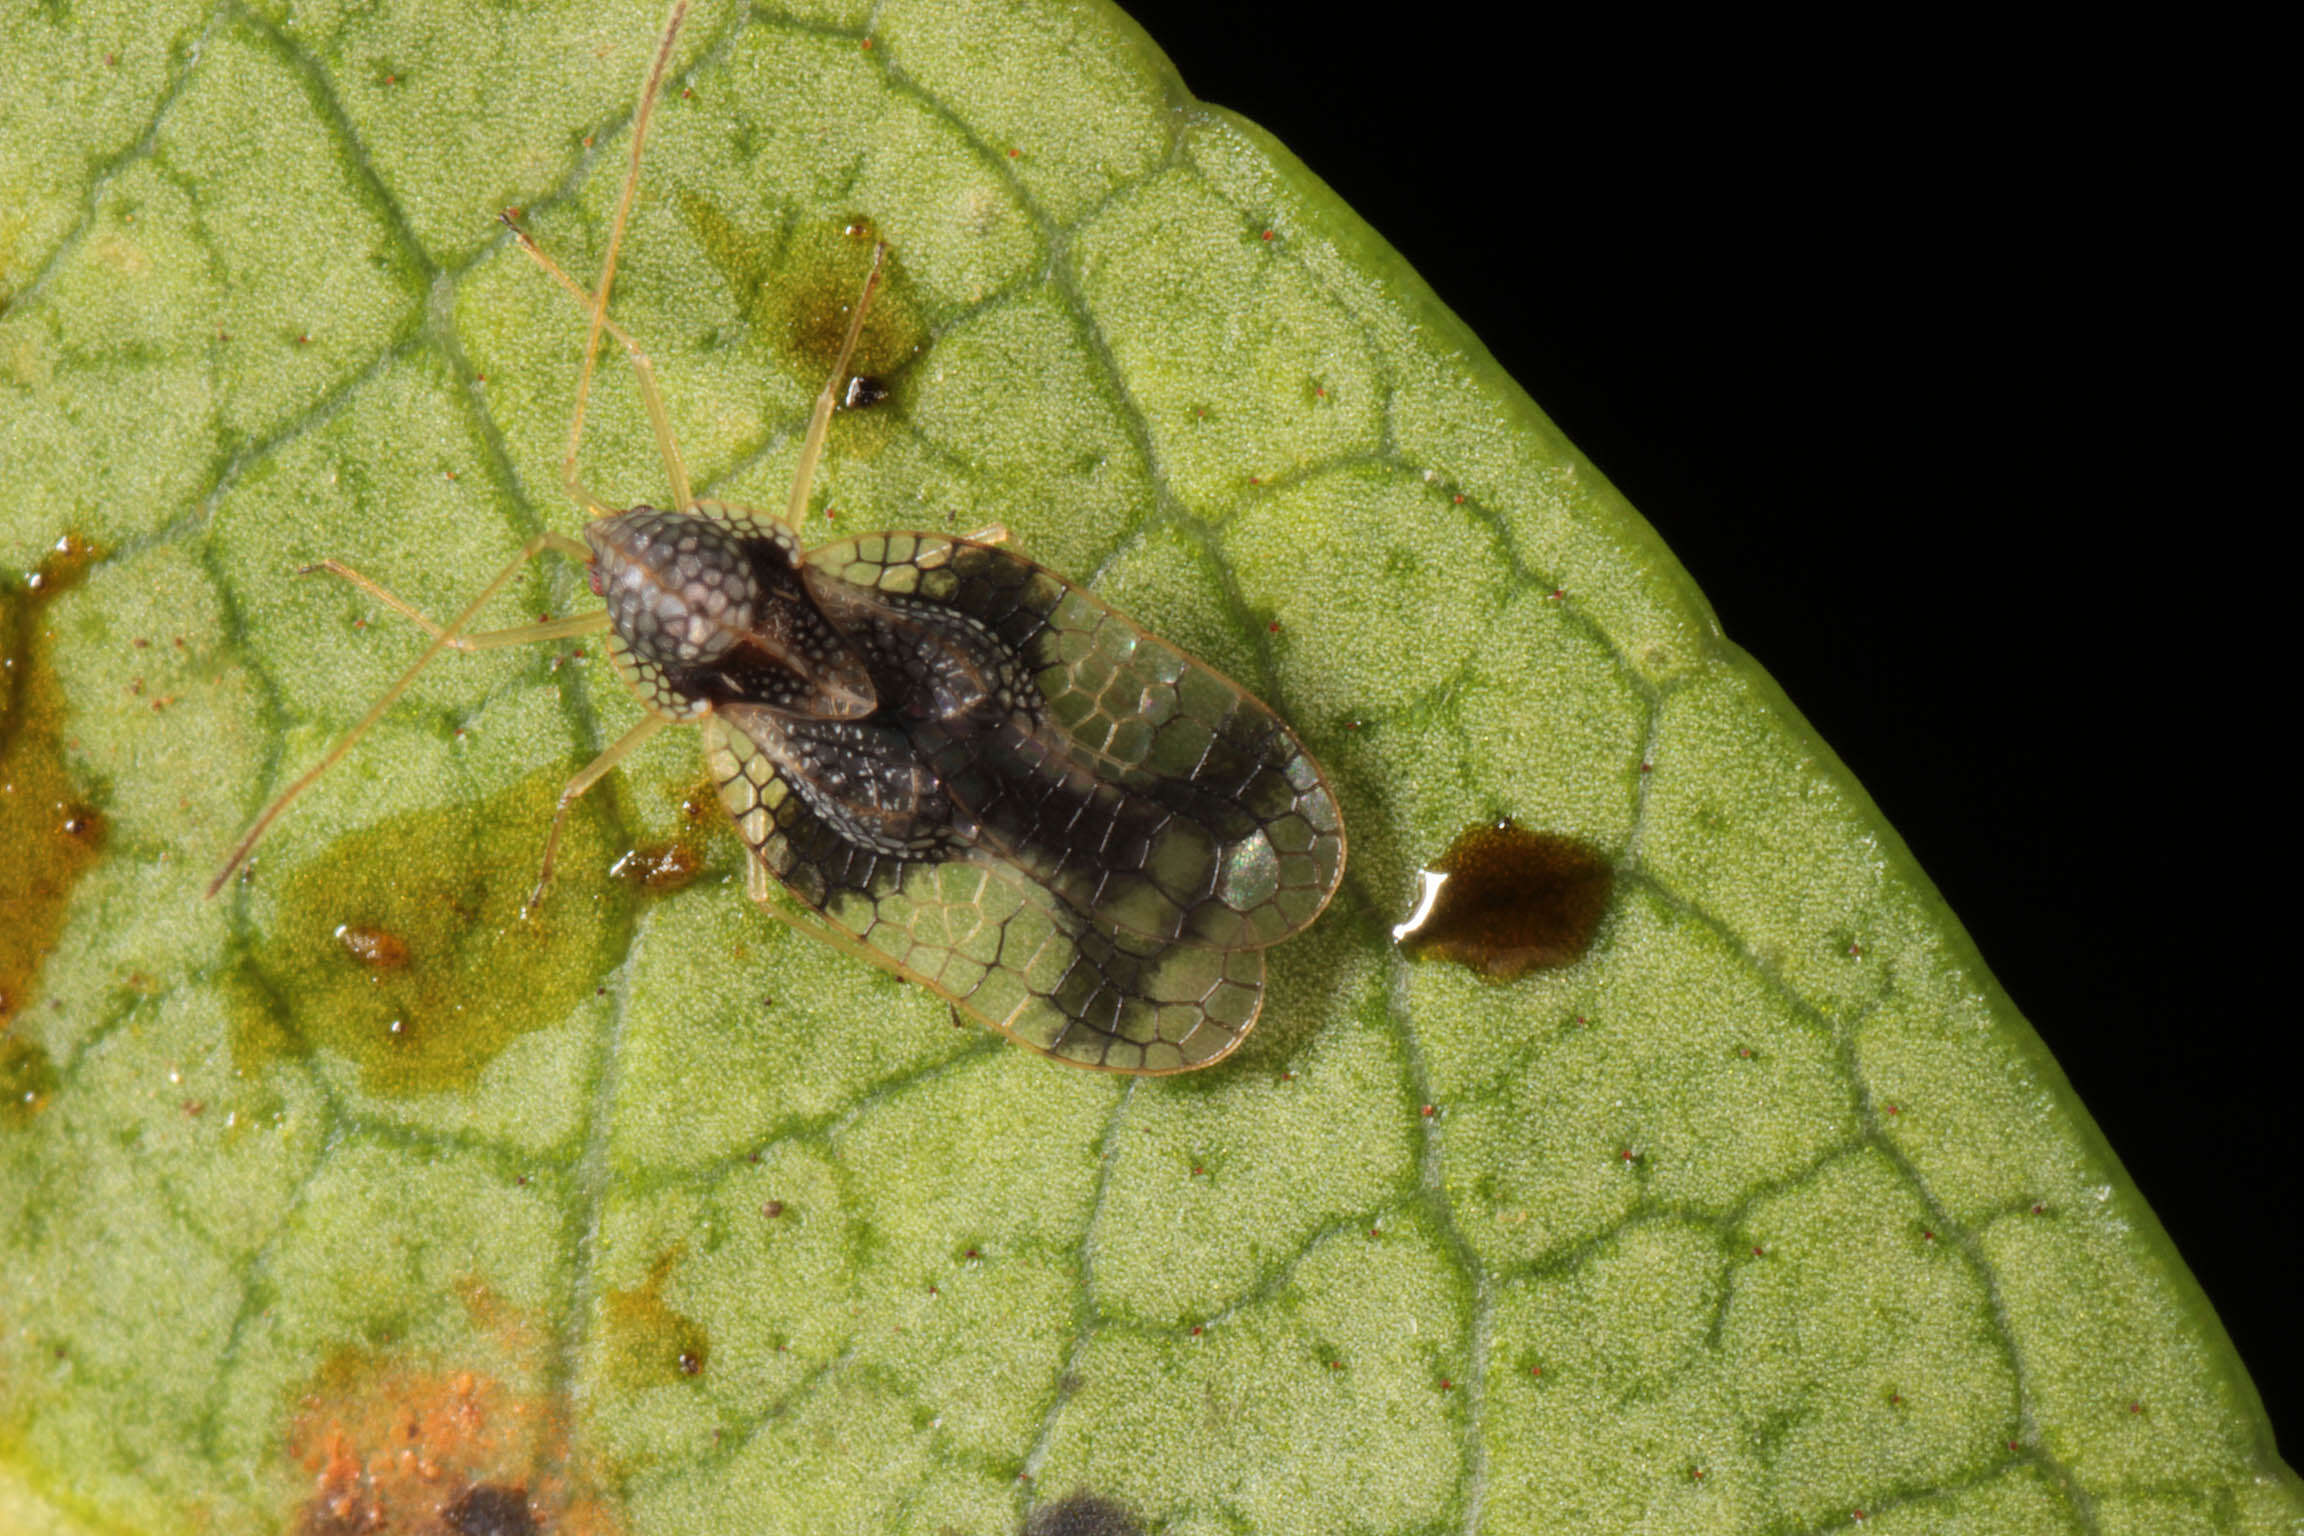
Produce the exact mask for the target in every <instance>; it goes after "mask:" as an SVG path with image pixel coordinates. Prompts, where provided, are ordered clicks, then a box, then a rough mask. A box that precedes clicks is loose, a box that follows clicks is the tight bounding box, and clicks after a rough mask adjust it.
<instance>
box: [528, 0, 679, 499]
mask: <svg viewBox="0 0 2304 1536" xmlns="http://www.w3.org/2000/svg"><path fill="white" fill-rule="evenodd" d="M687 14H688V0H674V4H673V6H672V15H671V18H670V19H669V20H667V21H666V22H665V23H664V36H663V38H662V40H660V41H659V42H658V43H657V44H656V58H655V62H653V63H652V64H650V65H649V66H648V80H647V83H646V84H644V85H642V86H641V87H640V104H639V105H638V106H637V107H635V108H634V109H633V112H632V163H631V165H630V167H629V168H628V169H627V170H626V171H625V172H624V190H623V191H622V192H621V193H619V194H618V195H617V198H616V221H615V223H613V224H611V225H610V226H609V227H608V257H607V260H606V261H604V262H603V263H602V264H601V267H600V287H599V289H598V290H597V291H596V292H594V293H593V294H592V295H591V303H592V328H591V329H590V330H589V331H587V332H586V333H585V336H584V366H583V367H582V368H581V369H580V370H579V371H578V372H577V375H576V414H575V416H574V417H573V418H571V419H570V421H569V423H568V454H567V457H565V458H563V459H562V460H561V461H560V483H561V484H562V485H565V486H566V487H568V494H569V495H571V496H573V497H575V498H576V500H577V501H578V502H580V503H582V504H583V505H585V506H587V507H590V508H592V509H593V511H594V513H595V514H598V513H599V512H602V511H604V510H606V509H605V508H603V507H602V505H601V503H600V502H599V500H598V499H597V498H595V497H593V496H590V495H587V494H586V493H585V491H584V488H583V487H582V486H581V485H580V484H579V483H578V482H577V479H576V448H577V445H578V444H580V443H582V442H583V441H584V405H585V402H586V401H587V400H589V399H590V398H591V395H592V358H593V354H594V353H595V352H597V351H598V350H599V347H600V333H601V331H603V330H605V329H606V328H607V325H608V289H609V285H611V284H612V283H614V282H615V281H616V254H617V252H618V251H620V250H622V249H623V246H624V226H625V224H626V223H627V222H628V221H629V220H630V219H631V217H632V199H633V196H634V194H635V193H637V192H638V190H639V187H640V151H641V149H642V148H643V147H645V146H646V144H647V142H648V120H649V119H650V118H651V117H653V116H654V115H655V113H656V92H657V87H659V86H661V85H662V84H663V83H664V71H665V70H666V69H667V68H669V67H670V65H671V63H672V44H673V42H674V41H675V40H676V39H678V37H679V36H680V23H681V21H682V20H683V19H685V18H686V16H687ZM681 478H682V479H683V480H685V479H686V478H687V477H686V476H685V475H683V476H681ZM679 489H682V487H675V490H679ZM681 501H682V505H683V506H685V504H686V498H685V497H682V498H681Z"/></svg>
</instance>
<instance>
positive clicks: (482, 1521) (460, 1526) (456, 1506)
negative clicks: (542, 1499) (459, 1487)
mask: <svg viewBox="0 0 2304 1536" xmlns="http://www.w3.org/2000/svg"><path fill="white" fill-rule="evenodd" d="M440 1519H441V1522H442V1523H443V1524H445V1525H446V1526H447V1527H448V1529H450V1530H451V1531H454V1532H455V1533H456V1536H536V1517H535V1516H533V1515H531V1514H530V1513H529V1512H528V1490H527V1489H525V1488H513V1487H508V1486H506V1485H505V1484H503V1483H474V1484H473V1485H472V1486H471V1487H469V1488H467V1489H465V1490H464V1491H463V1493H461V1494H459V1495H458V1496H457V1498H456V1502H454V1503H453V1504H450V1505H449V1506H448V1507H447V1508H446V1509H444V1510H442V1511H441V1512H440Z"/></svg>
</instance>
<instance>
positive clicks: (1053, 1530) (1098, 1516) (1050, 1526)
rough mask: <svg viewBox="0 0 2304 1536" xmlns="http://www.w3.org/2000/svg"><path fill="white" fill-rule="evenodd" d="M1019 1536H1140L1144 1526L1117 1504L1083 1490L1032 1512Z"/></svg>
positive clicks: (1127, 1510) (1142, 1535) (1123, 1505)
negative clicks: (1021, 1535) (1021, 1534)
mask: <svg viewBox="0 0 2304 1536" xmlns="http://www.w3.org/2000/svg"><path fill="white" fill-rule="evenodd" d="M1023 1536H1144V1522H1143V1521H1141V1520H1139V1519H1138V1518H1137V1517H1136V1515H1135V1513H1134V1512H1133V1511H1132V1510H1130V1509H1129V1508H1128V1506H1126V1505H1125V1504H1122V1503H1120V1502H1119V1501H1118V1500H1116V1499H1108V1498H1106V1497H1104V1495H1102V1494H1100V1493H1090V1492H1088V1491H1087V1490H1086V1489H1084V1488H1083V1489H1081V1490H1080V1491H1078V1492H1076V1493H1071V1494H1067V1495H1066V1496H1065V1497H1063V1498H1061V1499H1058V1500H1057V1501H1056V1502H1055V1503H1053V1504H1043V1505H1041V1506H1040V1507H1039V1508H1038V1509H1035V1510H1034V1511H1032V1513H1031V1515H1030V1517H1029V1518H1027V1519H1026V1520H1025V1522H1024V1532H1023Z"/></svg>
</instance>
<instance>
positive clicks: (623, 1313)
mask: <svg viewBox="0 0 2304 1536" xmlns="http://www.w3.org/2000/svg"><path fill="white" fill-rule="evenodd" d="M680 1254H681V1250H680V1249H679V1248H673V1249H670V1250H668V1251H667V1252H665V1253H663V1254H660V1255H659V1256H658V1257H657V1260H656V1262H655V1264H653V1265H652V1266H650V1268H649V1271H648V1278H647V1279H646V1280H643V1281H641V1282H640V1284H638V1285H636V1286H633V1287H631V1288H630V1289H629V1290H621V1291H617V1290H611V1291H610V1292H608V1294H607V1297H606V1307H605V1316H604V1318H603V1322H604V1323H605V1325H606V1326H605V1327H604V1328H603V1329H602V1344H603V1347H604V1350H605V1353H606V1356H607V1359H606V1361H605V1362H604V1363H605V1366H606V1372H607V1376H608V1379H609V1380H610V1381H612V1382H614V1383H615V1384H616V1386H617V1387H618V1388H620V1389H622V1390H625V1391H638V1390H639V1389H641V1388H643V1387H659V1386H665V1385H668V1384H669V1383H672V1382H676V1381H680V1380H683V1379H685V1378H688V1377H691V1376H698V1375H701V1374H702V1373H703V1371H704V1368H705V1367H706V1366H707V1365H708V1364H709V1363H710V1361H711V1339H710V1336H709V1335H708V1334H706V1333H705V1331H704V1325H703V1324H702V1323H699V1322H697V1321H696V1320H695V1319H694V1318H691V1317H686V1316H683V1315H682V1314H681V1313H678V1312H675V1311H674V1310H673V1309H672V1308H671V1307H670V1306H668V1305H666V1304H665V1301H664V1282H665V1281H667V1280H669V1279H670V1278H671V1276H672V1270H673V1267H674V1266H675V1265H676V1264H678V1263H679V1261H680Z"/></svg>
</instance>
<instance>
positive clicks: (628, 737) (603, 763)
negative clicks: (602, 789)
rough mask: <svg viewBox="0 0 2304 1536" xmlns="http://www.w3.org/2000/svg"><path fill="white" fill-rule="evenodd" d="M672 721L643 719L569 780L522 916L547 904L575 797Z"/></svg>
mask: <svg viewBox="0 0 2304 1536" xmlns="http://www.w3.org/2000/svg"><path fill="white" fill-rule="evenodd" d="M671 723H672V722H671V721H670V720H667V719H666V718H665V717H664V716H662V715H647V716H643V717H642V719H641V721H640V723H639V724H638V725H636V726H634V727H632V729H630V730H628V731H626V732H625V733H624V734H623V735H621V736H619V737H617V738H616V740H615V742H614V744H613V745H611V746H610V747H609V748H608V750H607V751H605V752H603V753H601V754H600V755H599V756H598V757H596V758H594V759H592V761H591V762H589V763H587V764H585V766H584V771H583V772H582V773H579V774H577V775H576V777H574V778H572V779H570V780H569V781H568V784H567V787H566V788H564V789H562V790H561V791H560V803H559V804H558V805H556V806H554V807H553V808H552V827H551V830H550V831H548V832H546V833H545V834H544V867H543V868H542V869H540V870H538V871H537V872H536V889H535V890H533V891H531V892H529V894H528V901H527V904H526V905H524V906H523V907H522V908H521V909H520V915H521V916H522V917H533V916H534V915H535V913H536V909H537V908H538V907H540V906H542V905H543V903H544V888H545V887H546V886H548V885H550V884H551V883H552V861H553V860H554V859H555V858H557V857H558V856H559V853H560V830H561V828H563V827H565V826H566V825H567V824H568V808H569V807H570V806H572V805H574V804H575V803H576V797H577V796H579V795H581V794H583V793H584V791H586V790H588V789H590V788H591V787H592V786H593V785H595V784H597V783H599V782H600V780H601V779H602V778H604V777H605V776H606V775H607V774H608V772H609V770H610V769H612V768H614V767H615V766H616V765H617V764H618V763H620V762H622V761H624V759H625V758H627V757H630V756H631V755H632V754H633V753H634V752H636V751H638V750H639V749H640V748H641V747H642V746H644V745H645V744H646V743H647V741H648V738H649V737H651V736H653V735H655V734H656V733H657V732H658V731H660V730H662V729H664V727H666V726H667V725H670V724H671Z"/></svg>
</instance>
